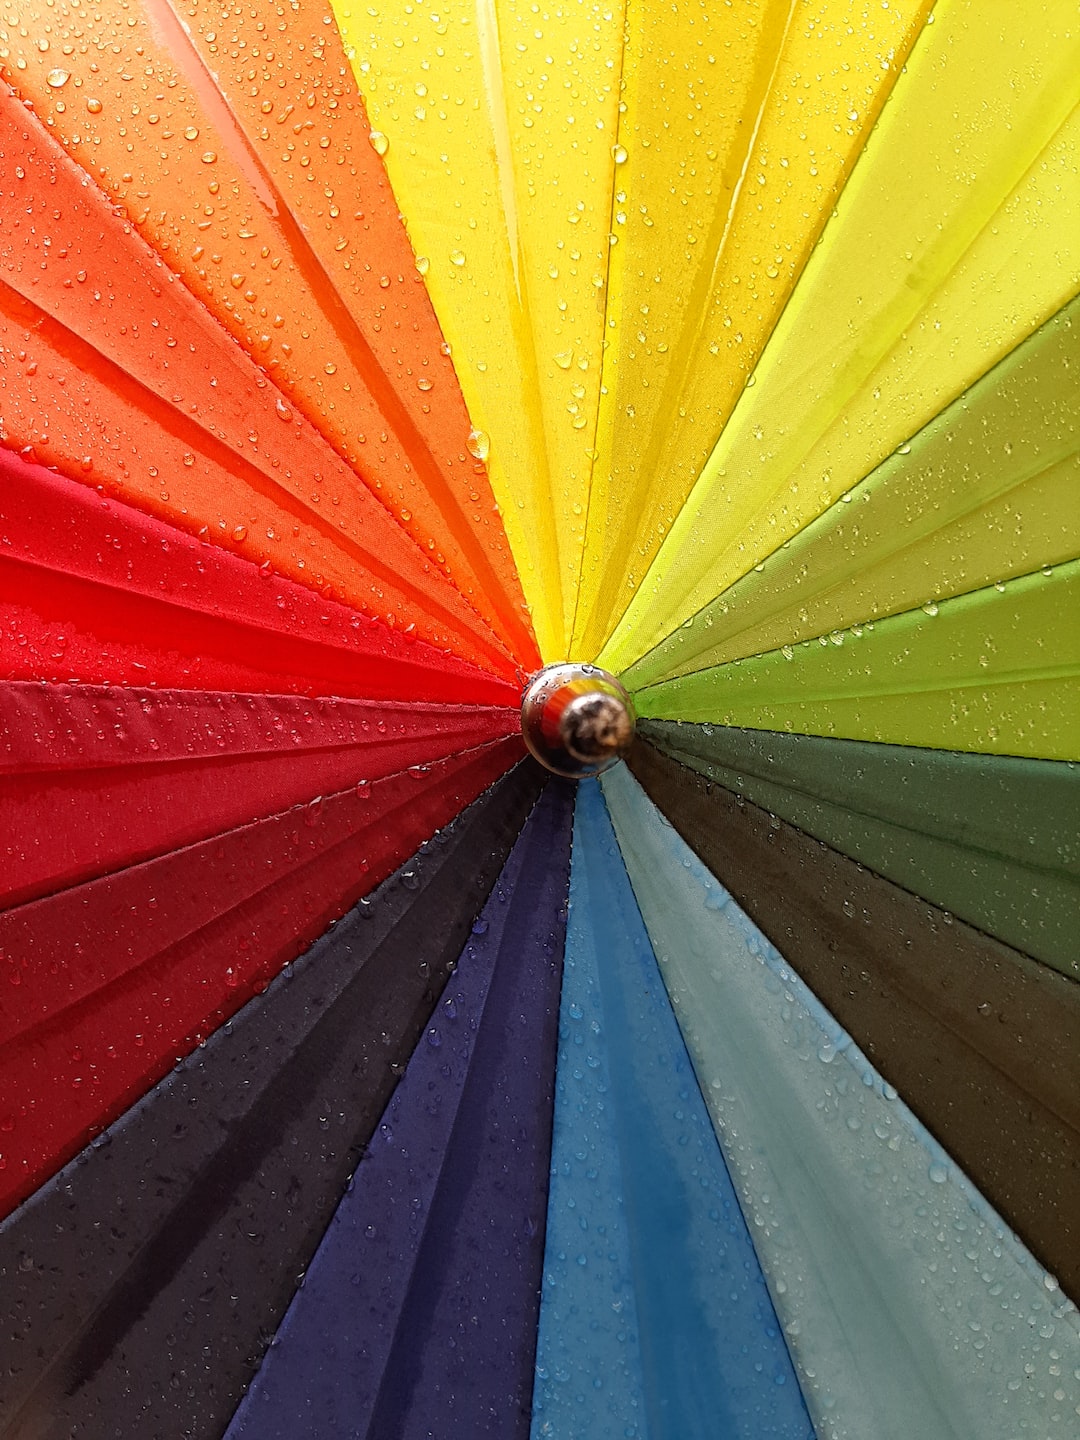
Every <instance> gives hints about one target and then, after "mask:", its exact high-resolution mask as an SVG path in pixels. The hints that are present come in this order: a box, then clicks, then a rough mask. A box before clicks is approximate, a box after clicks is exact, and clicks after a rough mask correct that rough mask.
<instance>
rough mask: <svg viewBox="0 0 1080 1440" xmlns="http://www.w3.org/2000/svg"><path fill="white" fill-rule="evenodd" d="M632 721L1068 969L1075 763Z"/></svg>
mask: <svg viewBox="0 0 1080 1440" xmlns="http://www.w3.org/2000/svg"><path fill="white" fill-rule="evenodd" d="M642 733H643V734H644V735H645V737H646V738H647V739H648V740H650V741H651V742H652V743H653V744H655V745H656V746H658V747H659V749H661V750H662V751H664V753H665V754H668V755H671V756H672V757H673V758H674V759H676V760H678V761H679V762H680V763H681V764H683V765H688V766H689V767H690V768H691V769H693V770H696V771H698V772H699V773H700V774H701V775H704V776H706V777H707V778H708V779H709V780H715V781H716V782H718V783H719V784H720V785H723V786H726V788H727V789H728V790H731V791H733V792H736V793H737V794H740V795H745V796H746V797H747V798H748V799H749V800H752V801H754V802H755V804H757V805H760V806H763V807H764V808H765V809H766V810H769V811H771V812H772V813H773V814H774V815H780V816H782V817H783V818H784V819H785V820H787V821H789V822H790V823H791V824H792V825H796V826H798V828H799V829H800V830H803V831H805V832H806V833H807V834H809V835H814V836H816V837H817V838H818V839H819V840H824V841H826V842H827V843H828V844H829V845H831V846H833V847H834V848H835V849H837V850H841V851H843V853H844V854H845V855H850V856H852V857H853V858H854V859H856V860H858V861H860V862H861V863H862V864H863V865H866V866H868V867H869V868H870V869H871V870H875V871H876V872H877V873H878V874H879V875H885V876H887V877H888V878H889V879H890V880H895V881H896V883H897V884H899V885H902V886H904V888H905V889H907V890H911V891H913V892H914V893H915V894H916V895H924V896H926V898H927V899H928V900H932V901H933V902H934V903H935V904H936V905H940V906H942V907H943V908H944V909H945V910H947V911H949V912H950V913H952V914H954V915H958V916H959V917H960V918H961V919H964V920H968V921H970V922H971V924H973V925H975V926H977V927H978V928H979V929H980V930H985V931H988V932H989V933H990V934H991V935H996V936H998V937H999V938H1000V939H1002V940H1004V941H1005V942H1006V943H1007V944H1009V945H1013V946H1015V947H1016V948H1017V949H1019V950H1023V951H1026V952H1027V953H1028V954H1029V955H1033V956H1034V957H1035V958H1036V959H1039V960H1042V961H1044V962H1045V963H1046V964H1048V965H1053V966H1054V967H1055V968H1056V969H1058V970H1061V971H1062V972H1063V973H1064V974H1067V975H1072V976H1073V977H1074V978H1076V979H1080V956H1078V955H1077V953H1076V915H1077V913H1078V910H1080V836H1078V834H1077V827H1076V816H1077V814H1078V813H1080V765H1077V764H1072V763H1068V762H1054V761H1045V760H1019V759H1014V758H1011V757H1006V756H1001V755H996V756H992V757H988V756H982V755H966V754H957V753H956V752H954V751H948V750H917V749H912V748H909V747H908V746H902V745H870V744H866V743H864V742H861V741H857V740H827V739H822V738H820V737H818V736H814V735H785V734H781V733H778V732H777V731H774V730H737V729H734V728H730V727H728V726H712V725H689V724H680V723H678V722H672V721H663V720H651V721H646V722H644V724H643V726H642ZM1033 902H1034V903H1033ZM759 923H761V922H760V921H759Z"/></svg>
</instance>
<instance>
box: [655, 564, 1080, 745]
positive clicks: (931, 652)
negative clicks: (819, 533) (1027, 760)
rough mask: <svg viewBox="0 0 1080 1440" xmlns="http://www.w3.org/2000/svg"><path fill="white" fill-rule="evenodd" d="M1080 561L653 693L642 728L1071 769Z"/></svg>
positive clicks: (1077, 732) (1078, 685) (1078, 716)
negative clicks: (760, 733) (717, 727)
mask: <svg viewBox="0 0 1080 1440" xmlns="http://www.w3.org/2000/svg"><path fill="white" fill-rule="evenodd" d="M1078 606H1080V560H1075V561H1072V562H1071V563H1069V564H1065V565H1058V566H1055V567H1050V566H1048V567H1047V568H1046V570H1045V571H1038V572H1037V573H1035V574H1033V575H1023V576H1020V577H1019V578H1017V579H1015V580H1010V581H1008V582H1007V583H1004V584H997V585H990V586H987V588H986V589H984V590H976V591H973V592H972V593H971V594H969V595H961V596H958V597H956V598H954V599H951V600H943V601H942V602H941V604H940V606H939V605H937V604H936V603H934V602H930V603H928V604H926V605H924V606H922V607H921V608H920V609H918V610H910V611H906V612H904V613H903V614H900V615H894V616H891V617H889V618H888V619H885V620H882V621H879V622H877V623H875V622H873V621H870V622H868V623H867V624H866V625H865V626H863V625H855V626H853V627H852V628H851V629H850V630H834V631H832V632H830V634H828V635H821V636H818V637H817V638H816V639H814V640H803V641H802V642H801V643H800V644H798V645H796V646H790V645H784V646H781V647H780V649H778V650H773V651H770V652H769V653H768V654H765V655H756V656H754V657H753V658H751V659H749V660H736V661H732V663H731V664H729V665H720V666H717V667H716V668H715V669H712V670H702V671H700V672H699V673H697V674H693V675H686V676H683V677H681V678H680V679H677V680H669V681H665V682H664V683H663V684H660V685H655V686H652V687H650V688H648V689H645V690H640V691H638V692H637V694H636V695H635V697H634V703H635V705H636V706H637V710H638V714H639V715H642V716H647V717H655V718H659V719H682V720H701V721H713V722H716V723H719V724H723V725H740V726H747V727H749V728H750V729H755V730H780V729H783V730H794V731H797V732H799V733H806V734H814V735H836V736H841V737H845V738H847V739H852V740H882V741H887V742H890V743H893V744H899V745H925V746H933V747H935V748H941V749H945V750H976V751H986V752H991V753H994V754H1003V755H1030V756H1035V757H1039V758H1042V759H1048V760H1055V759H1057V760H1071V759H1073V758H1075V756H1076V754H1077V741H1078V739H1080V626H1077V625H1076V624H1075V623H1071V617H1074V616H1075V615H1076V614H1077V613H1078Z"/></svg>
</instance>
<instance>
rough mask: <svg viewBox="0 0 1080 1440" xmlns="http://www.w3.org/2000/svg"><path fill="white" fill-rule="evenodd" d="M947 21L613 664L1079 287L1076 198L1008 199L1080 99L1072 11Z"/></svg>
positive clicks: (994, 13)
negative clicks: (1038, 209) (1069, 237)
mask: <svg viewBox="0 0 1080 1440" xmlns="http://www.w3.org/2000/svg"><path fill="white" fill-rule="evenodd" d="M935 20H936V23H934V24H932V25H928V26H927V28H926V29H925V31H924V32H923V36H922V38H921V39H920V42H919V44H918V45H917V46H916V47H915V49H914V51H913V52H912V56H911V59H910V61H909V63H908V66H907V69H906V71H905V74H904V75H903V76H902V78H901V80H900V81H899V82H898V84H897V86H896V88H895V90H894V91H893V95H892V100H891V103H890V104H888V105H887V106H886V107H885V109H884V111H883V113H882V115H881V118H880V120H879V122H878V125H877V127H876V129H875V131H874V134H873V136H872V137H871V140H870V142H869V143H868V145H867V147H866V150H865V152H864V155H863V158H862V162H861V163H860V164H859V165H858V167H857V168H856V170H855V173H854V175H853V177H852V179H851V181H850V183H849V184H848V185H847V187H846V188H845V190H844V192H843V194H842V196H841V198H840V200H839V202H838V205H837V210H836V213H835V216H834V218H833V220H832V222H831V223H830V225H829V226H828V228H827V229H826V231H825V234H824V236H823V238H822V241H821V243H820V245H819V247H818V248H817V250H816V251H815V253H814V256H813V258H812V260H811V261H810V263H809V265H808V267H807V270H806V272H805V274H804V277H803V280H802V283H801V284H800V285H799V286H798V288H797V290H796V291H795V293H794V295H793V297H792V300H791V303H790V304H789V305H788V306H787V308H786V310H785V312H784V314H783V316H782V318H781V321H780V323H779V324H778V326H777V328H776V330H775V331H774V333H773V336H772V339H771V341H770V343H769V345H768V348H767V349H766V351H765V354H764V355H763V357H762V360H761V363H760V365H759V366H758V368H757V371H756V372H755V374H754V375H753V376H752V377H751V382H748V388H747V389H746V390H745V391H744V393H743V395H742V397H741V399H740V401H739V403H738V405H737V406H736V408H735V411H734V412H733V414H732V417H731V420H730V423H729V424H728V426H727V427H726V429H725V430H724V432H723V434H722V436H721V438H720V441H719V443H718V444H717V446H716V449H715V450H714V451H713V453H712V455H711V456H710V458H709V461H708V464H707V465H706V467H705V471H704V472H703V474H702V477H701V479H700V481H699V482H698V484H697V486H696V487H695V489H694V492H693V494H692V496H691V498H690V500H689V502H688V503H687V505H686V506H685V507H684V509H683V511H682V512H681V513H680V515H679V518H678V520H677V521H676V523H675V524H674V526H673V527H672V529H671V531H670V533H669V535H668V537H667V539H666V540H665V543H664V545H663V547H662V548H661V550H660V553H659V554H658V556H657V558H656V561H655V563H654V565H653V567H652V570H651V572H650V574H649V577H648V579H647V580H646V581H645V582H644V583H643V585H642V586H641V587H640V588H639V590H638V593H637V595H636V597H635V599H634V601H633V602H632V604H631V606H630V607H629V609H628V610H627V612H626V614H625V616H624V617H623V619H622V621H621V622H620V624H619V626H618V628H617V630H616V632H615V634H614V636H613V637H612V640H611V642H610V643H609V644H608V645H607V646H606V647H605V648H604V651H603V653H602V656H601V657H600V658H601V660H602V662H603V663H604V664H606V665H609V666H611V667H613V668H618V669H621V668H625V667H626V665H628V664H629V663H630V662H632V661H633V660H634V659H635V658H636V657H637V656H638V655H640V654H642V653H643V652H645V651H647V650H648V649H650V648H652V646H654V645H655V644H656V643H657V642H658V641H659V640H660V639H662V638H663V636H664V635H665V634H667V633H669V632H670V631H672V630H673V629H674V628H675V627H676V626H678V625H680V624H682V623H683V622H684V621H685V620H686V619H688V618H689V617H690V616H691V615H693V614H694V613H696V611H697V610H699V609H700V608H701V607H702V606H703V605H705V604H707V603H708V601H709V600H710V599H712V598H713V597H714V596H715V595H717V594H719V593H720V592H722V591H723V590H724V589H726V588H727V587H728V586H729V585H730V584H732V583H733V582H734V580H736V579H737V578H738V577H739V576H740V575H742V574H745V573H746V572H747V571H748V570H749V569H750V568H751V567H752V566H753V565H755V564H756V563H758V562H760V561H761V560H762V559H763V558H764V557H765V556H766V555H768V554H770V553H771V552H772V551H773V550H774V549H776V548H777V546H778V545H780V544H782V543H783V541H784V540H785V539H787V538H788V537H789V536H791V535H793V534H794V533H795V532H796V531H797V530H799V529H800V528H801V527H802V526H803V525H805V524H806V523H808V522H809V521H810V520H811V519H813V517H814V516H815V515H817V514H819V513H820V512H821V511H822V510H823V509H824V508H826V507H827V506H828V505H829V504H831V503H832V502H833V501H834V500H835V499H837V498H838V496H839V495H840V494H842V493H843V492H845V491H846V490H848V489H850V487H851V486H852V485H853V484H854V483H855V482H856V481H857V480H858V479H859V478H860V477H861V476H862V475H863V474H864V473H865V472H866V470H867V469H868V468H869V467H870V466H871V465H872V464H873V463H874V462H875V460H877V459H880V458H881V454H882V453H887V452H888V450H889V449H890V448H891V447H892V446H894V445H895V444H896V443H897V441H898V440H902V439H903V438H904V437H905V436H906V435H908V434H910V433H911V431H912V429H914V428H916V427H917V426H918V425H921V424H923V423H925V421H926V420H928V419H929V418H931V416H932V415H933V414H934V413H936V411H937V410H938V409H940V408H941V407H942V406H943V405H944V404H946V403H947V402H948V401H949V400H950V399H951V398H952V397H953V396H955V395H956V394H957V393H959V392H960V391H961V390H962V389H963V388H964V387H965V386H966V385H967V384H968V383H970V382H971V380H973V379H974V378H976V377H977V376H978V375H979V374H981V373H982V372H983V371H984V370H985V369H986V368H987V366H988V365H989V364H991V363H993V361H994V360H995V359H997V358H998V357H999V356H1000V355H1001V354H1003V353H1005V352H1006V351H1008V350H1009V349H1010V348H1012V346H1014V345H1015V344H1016V343H1017V341H1018V340H1019V339H1020V338H1022V336H1023V335H1024V334H1025V333H1026V332H1027V331H1028V330H1030V329H1031V328H1032V327H1033V325H1035V324H1037V323H1038V322H1039V321H1040V320H1041V319H1042V318H1044V316H1045V315H1046V314H1048V313H1050V312H1052V311H1053V310H1054V309H1056V308H1058V306H1060V304H1061V303H1062V302H1063V300H1064V299H1066V298H1067V297H1068V295H1069V294H1070V293H1071V291H1072V290H1073V289H1074V288H1075V284H1076V263H1075V257H1074V256H1073V255H1070V254H1069V253H1068V246H1067V244H1065V243H1064V241H1063V236H1062V234H1061V229H1062V225H1061V211H1060V209H1058V208H1057V206H1058V203H1059V197H1058V190H1059V187H1058V186H1057V185H1056V184H1055V183H1053V181H1052V180H1051V183H1049V184H1046V185H1045V187H1044V191H1045V193H1044V194H1043V197H1042V198H1043V200H1044V203H1045V205H1046V206H1048V207H1049V208H1050V213H1049V215H1048V218H1047V223H1045V224H1041V223H1037V222H1036V221H1035V217H1034V216H1033V215H1032V213H1031V211H1030V209H1029V208H1028V200H1027V199H1026V198H1024V195H1023V194H1021V195H1020V196H1019V197H1018V198H1013V199H1010V197H1011V196H1012V192H1013V191H1014V189H1017V188H1018V187H1019V189H1020V191H1021V192H1023V191H1024V186H1025V184H1030V185H1032V186H1033V187H1034V190H1033V191H1032V192H1031V193H1034V191H1037V190H1038V189H1039V185H1040V181H1039V179H1037V178H1035V171H1033V172H1032V175H1031V176H1028V175H1027V172H1028V171H1029V169H1030V168H1031V167H1033V166H1035V167H1036V169H1038V167H1039V166H1040V165H1041V164H1043V163H1046V164H1048V165H1050V164H1051V163H1052V161H1051V156H1052V155H1053V153H1054V152H1053V150H1052V149H1051V150H1048V151H1047V155H1046V156H1044V157H1043V159H1042V160H1040V157H1041V156H1042V154H1043V151H1044V150H1046V149H1047V147H1048V146H1051V142H1052V141H1053V139H1054V137H1055V136H1056V135H1057V134H1058V131H1059V130H1060V129H1061V127H1062V126H1063V125H1064V124H1065V123H1066V121H1067V120H1068V118H1069V115H1070V112H1071V111H1072V110H1073V108H1074V107H1075V106H1076V104H1077V100H1078V98H1080V25H1077V23H1076V11H1075V6H1074V5H1073V4H1072V3H1071V0H1045V3H1042V4H1039V5H1026V6H1023V7H1020V6H1016V5H1014V4H1013V3H1011V0H980V3H978V4H974V3H969V0H955V3H951V4H950V3H944V4H941V5H939V6H938V9H937V11H936V12H935ZM1046 174H1047V175H1049V174H1050V171H1047V172H1046ZM1025 177H1027V179H1026V180H1025ZM927 307H932V308H927ZM920 312H924V313H923V315H922V321H923V323H921V324H920V323H919V316H920ZM939 327H940V328H939ZM883 386H884V387H886V388H884V389H883V388H882V387H883ZM879 390H880V391H881V393H880V394H878V393H875V392H877V391H879ZM849 412H850V414H851V416H852V417H853V418H852V419H851V421H850V422H849V420H848V415H849ZM897 417H899V418H897Z"/></svg>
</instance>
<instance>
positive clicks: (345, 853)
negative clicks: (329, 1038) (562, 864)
mask: <svg viewBox="0 0 1080 1440" xmlns="http://www.w3.org/2000/svg"><path fill="white" fill-rule="evenodd" d="M520 754H521V741H520V738H519V737H515V738H512V739H504V740H496V741H489V742H488V743H487V744H483V745H480V746H477V747H475V748H473V749H471V750H466V751H462V752H461V753H459V754H455V755H453V756H451V757H450V758H448V759H443V760H438V761H435V762H434V763H432V764H431V765H425V766H422V767H419V768H411V769H409V770H406V771H403V772H399V773H397V774H393V775H388V776H385V777H384V778H382V779H379V780H371V781H364V782H363V783H361V784H360V785H357V783H356V782H355V781H353V783H352V784H350V785H348V786H347V787H345V788H342V789H339V790H337V791H335V792H330V793H327V794H325V795H317V796H316V797H315V798H314V799H312V800H311V801H310V802H309V803H308V804H306V805H300V806H295V805H294V806H292V807H290V808H289V809H287V810H283V811H279V812H278V813H276V814H271V815H267V816H264V817H263V818H260V819H255V820H252V821H250V822H248V823H245V824H240V825H237V826H234V827H233V828H232V829H230V830H227V831H224V832H222V833H219V834H216V835H211V836H209V837H207V838H206V839H204V840H200V841H197V842H195V843H192V844H189V845H185V846H183V847H182V848H180V849H178V850H172V851H169V852H166V853H164V854H160V855H158V856H156V857H155V858H153V859H150V860H146V861H143V862H142V863H136V864H132V865H128V866H126V867H125V868H122V869H119V870H116V871H113V872H110V873H108V874H105V875H101V876H99V877H97V878H95V879H92V880H88V881H86V882H85V883H83V884H81V885H74V886H72V887H70V888H68V889H63V890H58V891H56V892H55V893H53V894H48V895H45V896H43V897H42V898H40V899H37V900H31V901H28V902H27V903H26V904H23V905H17V906H15V907H14V908H12V909H10V910H4V911H0V954H2V955H3V956H4V957H5V961H4V969H5V972H6V976H7V979H8V981H9V982H12V983H9V984H8V985H6V986H5V987H4V990H3V999H2V1002H0V1042H2V1044H3V1052H2V1058H0V1094H2V1095H3V1097H4V1102H3V1103H4V1124H3V1130H4V1138H3V1155H4V1158H5V1161H6V1164H5V1166H4V1169H3V1171H2V1172H0V1205H2V1206H3V1208H4V1209H10V1208H11V1206H12V1204H13V1203H14V1202H15V1201H17V1200H19V1199H21V1198H22V1197H23V1196H24V1195H26V1194H27V1193H29V1191H30V1190H32V1189H33V1188H34V1186H35V1185H36V1184H40V1182H41V1181H42V1180H44V1179H45V1177H46V1176H48V1175H49V1174H51V1173H52V1172H53V1171H54V1170H56V1168H57V1167H58V1166H59V1165H60V1164H62V1163H63V1162H64V1161H65V1160H66V1159H67V1158H68V1157H69V1156H70V1155H71V1154H73V1153H74V1151H75V1150H76V1149H78V1147H79V1146H80V1145H82V1144H84V1143H85V1142H86V1140H87V1139H88V1138H89V1135H90V1134H91V1133H92V1132H93V1131H94V1130H95V1129H101V1128H102V1127H103V1126H104V1125H106V1124H107V1123H108V1122H109V1121H110V1120H112V1119H113V1118H114V1117H115V1116H116V1115H117V1114H118V1113H119V1112H120V1110H122V1109H123V1107H124V1106H125V1105H126V1104H130V1103H131V1101H132V1100H134V1099H135V1098H136V1097H137V1096H138V1095H140V1094H141V1093H142V1092H143V1091H145V1090H146V1089H147V1088H148V1087H149V1086H150V1085H151V1084H153V1082H154V1081H156V1080H157V1079H159V1078H160V1076H161V1075H162V1074H163V1073H164V1072H165V1070H166V1069H167V1068H168V1066H169V1065H170V1064H171V1063H172V1062H173V1061H174V1060H175V1058H176V1056H177V1055H178V1054H181V1055H182V1054H184V1053H186V1052H187V1051H188V1050H190V1049H191V1048H192V1047H193V1046H194V1045H196V1044H197V1043H198V1042H199V1041H200V1040H201V1039H203V1038H204V1037H205V1036H206V1034H207V1033H208V1032H209V1031H210V1030H212V1029H213V1028H214V1027H215V1026H216V1025H218V1024H220V1023H221V1022H222V1021H223V1020H225V1019H226V1018H227V1017H228V1016H229V1015H231V1014H232V1013H234V1012H235V1011H236V1010H237V1009H239V1007H240V1006H241V1005H242V1004H243V1003H244V1001H245V1000H247V999H248V998H249V997H250V996H251V995H252V994H253V993H255V992H256V991H257V990H259V989H262V988H264V987H265V985H266V984H267V982H268V981H269V980H270V979H271V978H272V977H273V976H274V975H276V974H277V972H278V971H279V970H280V969H281V968H282V966H284V965H285V964H287V963H288V962H289V961H290V960H294V959H295V958H296V956H297V955H298V954H300V953H301V952H302V951H303V950H304V949H306V947H307V946H308V945H310V944H311V943H312V941H313V940H314V939H315V938H316V937H317V936H318V935H320V934H321V933H322V932H323V931H324V930H325V929H326V927H327V925H328V924H329V923H330V922H331V921H333V920H336V919H338V917H339V916H341V915H342V914H343V913H344V912H345V910H347V909H348V907H349V906H350V905H352V904H353V903H354V902H355V901H356V899H357V898H358V897H359V896H361V895H364V894H366V893H368V892H369V891H370V890H371V889H373V888H374V886H375V885H377V884H378V883H379V882H380V881H381V880H383V879H385V877H386V876H387V875H388V874H389V873H390V872H391V871H392V870H393V869H394V867H395V866H396V865H398V864H400V862H401V860H402V858H403V857H404V856H405V855H407V854H408V853H409V851H410V850H412V849H414V848H415V846H416V845H417V844H418V843H419V842H420V841H421V840H422V839H424V838H426V837H427V836H429V835H430V834H431V833H432V832H433V831H434V830H435V829H437V828H438V827H439V826H441V825H445V824H446V823H447V822H448V821H449V820H451V819H452V818H453V817H454V815H456V814H457V812H458V811H459V810H460V809H461V807H462V806H463V805H465V804H468V803H469V801H471V800H473V799H474V798H475V797H476V796H477V795H478V794H479V793H480V791H481V790H483V789H484V788H485V787H486V786H488V785H490V784H491V783H492V781H494V780H495V779H496V778H497V777H498V776H499V775H500V774H502V773H503V772H504V771H505V770H507V769H508V768H509V767H510V766H511V765H512V764H513V763H514V761H515V760H516V759H517V758H518V757H519V756H520ZM358 768H361V767H358ZM164 997H167V999H168V1003H163V1000H164Z"/></svg>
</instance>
